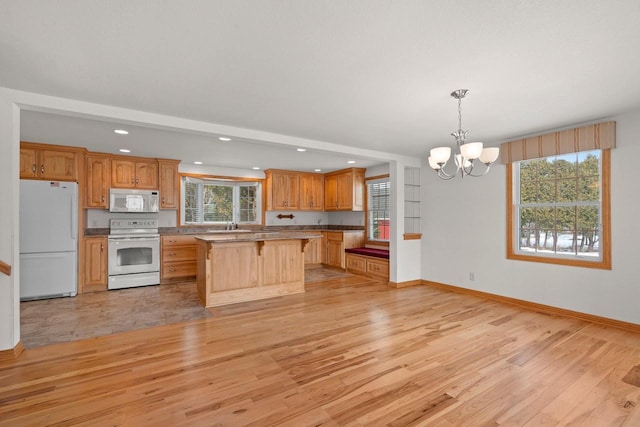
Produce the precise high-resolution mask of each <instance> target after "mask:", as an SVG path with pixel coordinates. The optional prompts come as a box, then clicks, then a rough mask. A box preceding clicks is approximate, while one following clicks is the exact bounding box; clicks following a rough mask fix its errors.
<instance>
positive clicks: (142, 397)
mask: <svg viewBox="0 0 640 427" xmlns="http://www.w3.org/2000/svg"><path fill="white" fill-rule="evenodd" d="M211 312H212V314H213V316H212V317H210V318H207V319H201V320H194V321H189V322H185V323H178V324H172V325H166V326H160V327H155V328H150V329H145V330H140V331H131V332H125V333H119V334H114V335H109V336H106V337H100V338H93V339H87V340H81V341H75V342H69V343H62V344H56V345H51V346H45V347H40V348H35V349H28V350H26V351H25V352H24V353H23V354H22V355H21V356H20V357H19V358H18V359H17V360H16V361H11V362H1V363H0V425H3V426H9V425H10V426H44V425H88V426H113V425H121V426H177V425H188V426H201V425H202V426H241V425H256V426H269V425H280V424H284V425H290V426H316V425H323V426H325V425H326V426H336V425H363V426H381V425H390V426H407V425H424V426H461V425H469V426H480V425H486V426H498V425H501V426H502V425H508V426H537V425H575V426H587V425H592V426H618V425H626V426H639V425H640V406H639V405H638V400H639V399H640V387H638V385H640V335H638V334H634V333H631V332H627V331H623V330H617V329H613V328H607V327H604V326H599V325H595V324H591V323H588V322H585V321H580V320H575V319H570V318H563V317H556V316H548V315H543V314H539V313H535V312H532V311H525V310H523V309H520V308H517V307H514V306H509V305H502V304H500V303H497V302H492V301H485V300H481V299H478V298H475V297H471V296H467V295H460V294H455V293H450V292H445V291H442V290H438V289H433V288H429V287H425V286H421V287H414V288H405V289H392V288H388V287H386V286H384V285H382V284H379V283H376V282H372V281H369V280H367V279H365V278H360V277H349V278H337V279H333V280H331V281H329V282H318V283H315V284H312V285H310V286H309V289H308V290H307V292H306V293H305V294H300V295H293V296H288V297H283V298H275V299H270V300H264V301H259V302H252V303H245V304H237V305H234V306H228V307H224V308H217V309H214V310H211Z"/></svg>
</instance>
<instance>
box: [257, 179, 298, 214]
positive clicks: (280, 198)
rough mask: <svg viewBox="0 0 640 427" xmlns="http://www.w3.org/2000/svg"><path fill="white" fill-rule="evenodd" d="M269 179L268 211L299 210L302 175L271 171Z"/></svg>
mask: <svg viewBox="0 0 640 427" xmlns="http://www.w3.org/2000/svg"><path fill="white" fill-rule="evenodd" d="M264 174H265V176H266V178H267V181H266V185H267V210H268V211H277V210H298V209H299V200H300V174H299V173H297V172H291V171H282V170H274V169H269V170H265V171H264Z"/></svg>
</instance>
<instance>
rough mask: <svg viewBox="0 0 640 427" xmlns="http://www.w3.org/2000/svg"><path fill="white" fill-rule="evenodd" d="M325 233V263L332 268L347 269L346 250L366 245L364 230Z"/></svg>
mask: <svg viewBox="0 0 640 427" xmlns="http://www.w3.org/2000/svg"><path fill="white" fill-rule="evenodd" d="M323 233H324V235H325V236H326V241H325V242H326V243H325V244H326V246H325V251H326V255H325V260H324V261H323V263H324V264H326V265H329V266H332V267H339V268H343V269H344V268H346V258H345V253H344V250H345V249H348V248H357V247H360V246H363V245H364V231H363V230H353V231H351V230H349V231H325V232H323Z"/></svg>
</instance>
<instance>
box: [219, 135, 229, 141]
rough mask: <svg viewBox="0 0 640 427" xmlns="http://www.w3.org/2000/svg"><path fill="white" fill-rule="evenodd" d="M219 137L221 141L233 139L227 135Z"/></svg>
mask: <svg viewBox="0 0 640 427" xmlns="http://www.w3.org/2000/svg"><path fill="white" fill-rule="evenodd" d="M218 139H219V140H220V141H225V142H227V141H231V138H227V137H226V136H220V137H218Z"/></svg>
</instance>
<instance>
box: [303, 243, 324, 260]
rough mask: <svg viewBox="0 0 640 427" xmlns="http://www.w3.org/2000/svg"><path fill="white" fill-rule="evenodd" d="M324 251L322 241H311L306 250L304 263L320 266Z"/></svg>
mask: <svg viewBox="0 0 640 427" xmlns="http://www.w3.org/2000/svg"><path fill="white" fill-rule="evenodd" d="M323 249H324V246H323V244H322V239H309V243H307V245H306V246H305V248H304V263H305V264H320V263H321V262H322V250H323Z"/></svg>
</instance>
